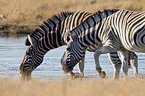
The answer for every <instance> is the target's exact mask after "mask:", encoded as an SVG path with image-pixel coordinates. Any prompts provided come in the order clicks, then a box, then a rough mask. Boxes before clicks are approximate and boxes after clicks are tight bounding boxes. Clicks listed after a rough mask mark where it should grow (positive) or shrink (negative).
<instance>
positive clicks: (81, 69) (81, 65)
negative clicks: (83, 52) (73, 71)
mask: <svg viewBox="0 0 145 96" xmlns="http://www.w3.org/2000/svg"><path fill="white" fill-rule="evenodd" d="M84 60H85V57H83V58H82V60H81V61H80V62H79V66H78V68H79V72H80V75H81V77H83V76H84Z"/></svg>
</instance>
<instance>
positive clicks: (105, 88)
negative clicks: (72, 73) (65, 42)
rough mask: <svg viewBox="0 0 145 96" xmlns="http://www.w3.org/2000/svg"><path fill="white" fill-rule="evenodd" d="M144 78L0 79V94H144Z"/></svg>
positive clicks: (102, 95) (55, 95)
mask: <svg viewBox="0 0 145 96" xmlns="http://www.w3.org/2000/svg"><path fill="white" fill-rule="evenodd" d="M144 90H145V81H144V80H127V81H126V80H120V81H115V80H100V81H97V80H90V81H86V80H77V81H68V80H64V81H53V82H42V81H41V82H40V81H37V80H32V81H8V80H1V81H0V96H145V91H144Z"/></svg>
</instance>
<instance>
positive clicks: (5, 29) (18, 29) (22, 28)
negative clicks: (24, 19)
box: [0, 25, 38, 36]
mask: <svg viewBox="0 0 145 96" xmlns="http://www.w3.org/2000/svg"><path fill="white" fill-rule="evenodd" d="M36 27H38V25H0V35H1V36H8V35H10V34H30V33H31V32H33V31H34V30H35V29H36Z"/></svg>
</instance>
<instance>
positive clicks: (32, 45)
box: [20, 35, 44, 79]
mask: <svg viewBox="0 0 145 96" xmlns="http://www.w3.org/2000/svg"><path fill="white" fill-rule="evenodd" d="M25 45H26V46H29V47H28V48H27V50H26V52H25V55H24V58H23V61H22V63H21V65H20V73H21V75H22V77H23V78H25V79H29V78H30V77H31V72H32V71H33V70H34V69H35V68H36V67H37V66H38V65H39V64H41V63H42V61H43V57H44V54H42V53H40V52H39V50H38V48H37V43H36V41H35V40H34V39H33V38H31V37H30V36H29V35H28V38H27V39H26V42H25Z"/></svg>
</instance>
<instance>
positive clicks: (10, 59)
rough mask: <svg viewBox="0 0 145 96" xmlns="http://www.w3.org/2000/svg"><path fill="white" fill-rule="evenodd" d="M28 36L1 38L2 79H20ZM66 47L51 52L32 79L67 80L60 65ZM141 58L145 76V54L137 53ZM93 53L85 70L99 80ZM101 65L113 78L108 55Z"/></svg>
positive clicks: (86, 62) (88, 76) (104, 57)
mask: <svg viewBox="0 0 145 96" xmlns="http://www.w3.org/2000/svg"><path fill="white" fill-rule="evenodd" d="M25 39H26V36H25V35H24V36H10V37H0V77H1V79H4V78H7V79H19V78H20V76H21V75H20V74H19V66H20V64H21V62H22V59H23V56H24V53H25V51H26V49H27V47H26V46H25V44H24V43H25ZM65 47H66V46H62V47H59V48H57V49H53V50H51V51H49V52H48V53H47V54H46V55H45V57H44V61H43V63H42V64H41V65H40V66H39V67H37V68H36V70H35V71H33V73H32V78H37V79H44V80H54V79H58V78H59V79H63V78H66V77H67V76H66V74H65V73H64V72H63V70H62V66H61V64H60V59H61V56H62V55H63V52H64V50H65ZM137 55H138V57H139V75H140V76H142V75H145V74H144V73H145V70H144V69H145V64H143V62H144V59H145V58H144V57H145V54H143V53H137ZM93 58H94V57H93V53H92V52H87V53H86V59H85V70H84V74H85V77H87V78H92V77H94V78H99V75H98V73H97V72H96V71H95V62H94V59H93ZM100 63H101V66H102V68H103V70H104V71H105V72H106V74H107V77H109V78H112V77H113V73H114V68H113V66H112V64H111V62H110V61H109V59H108V57H107V54H103V55H101V56H100ZM77 67H78V66H75V68H74V72H79V71H78V68H77ZM129 75H130V76H132V75H133V68H132V69H130V70H129ZM121 78H123V73H122V69H121Z"/></svg>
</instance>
